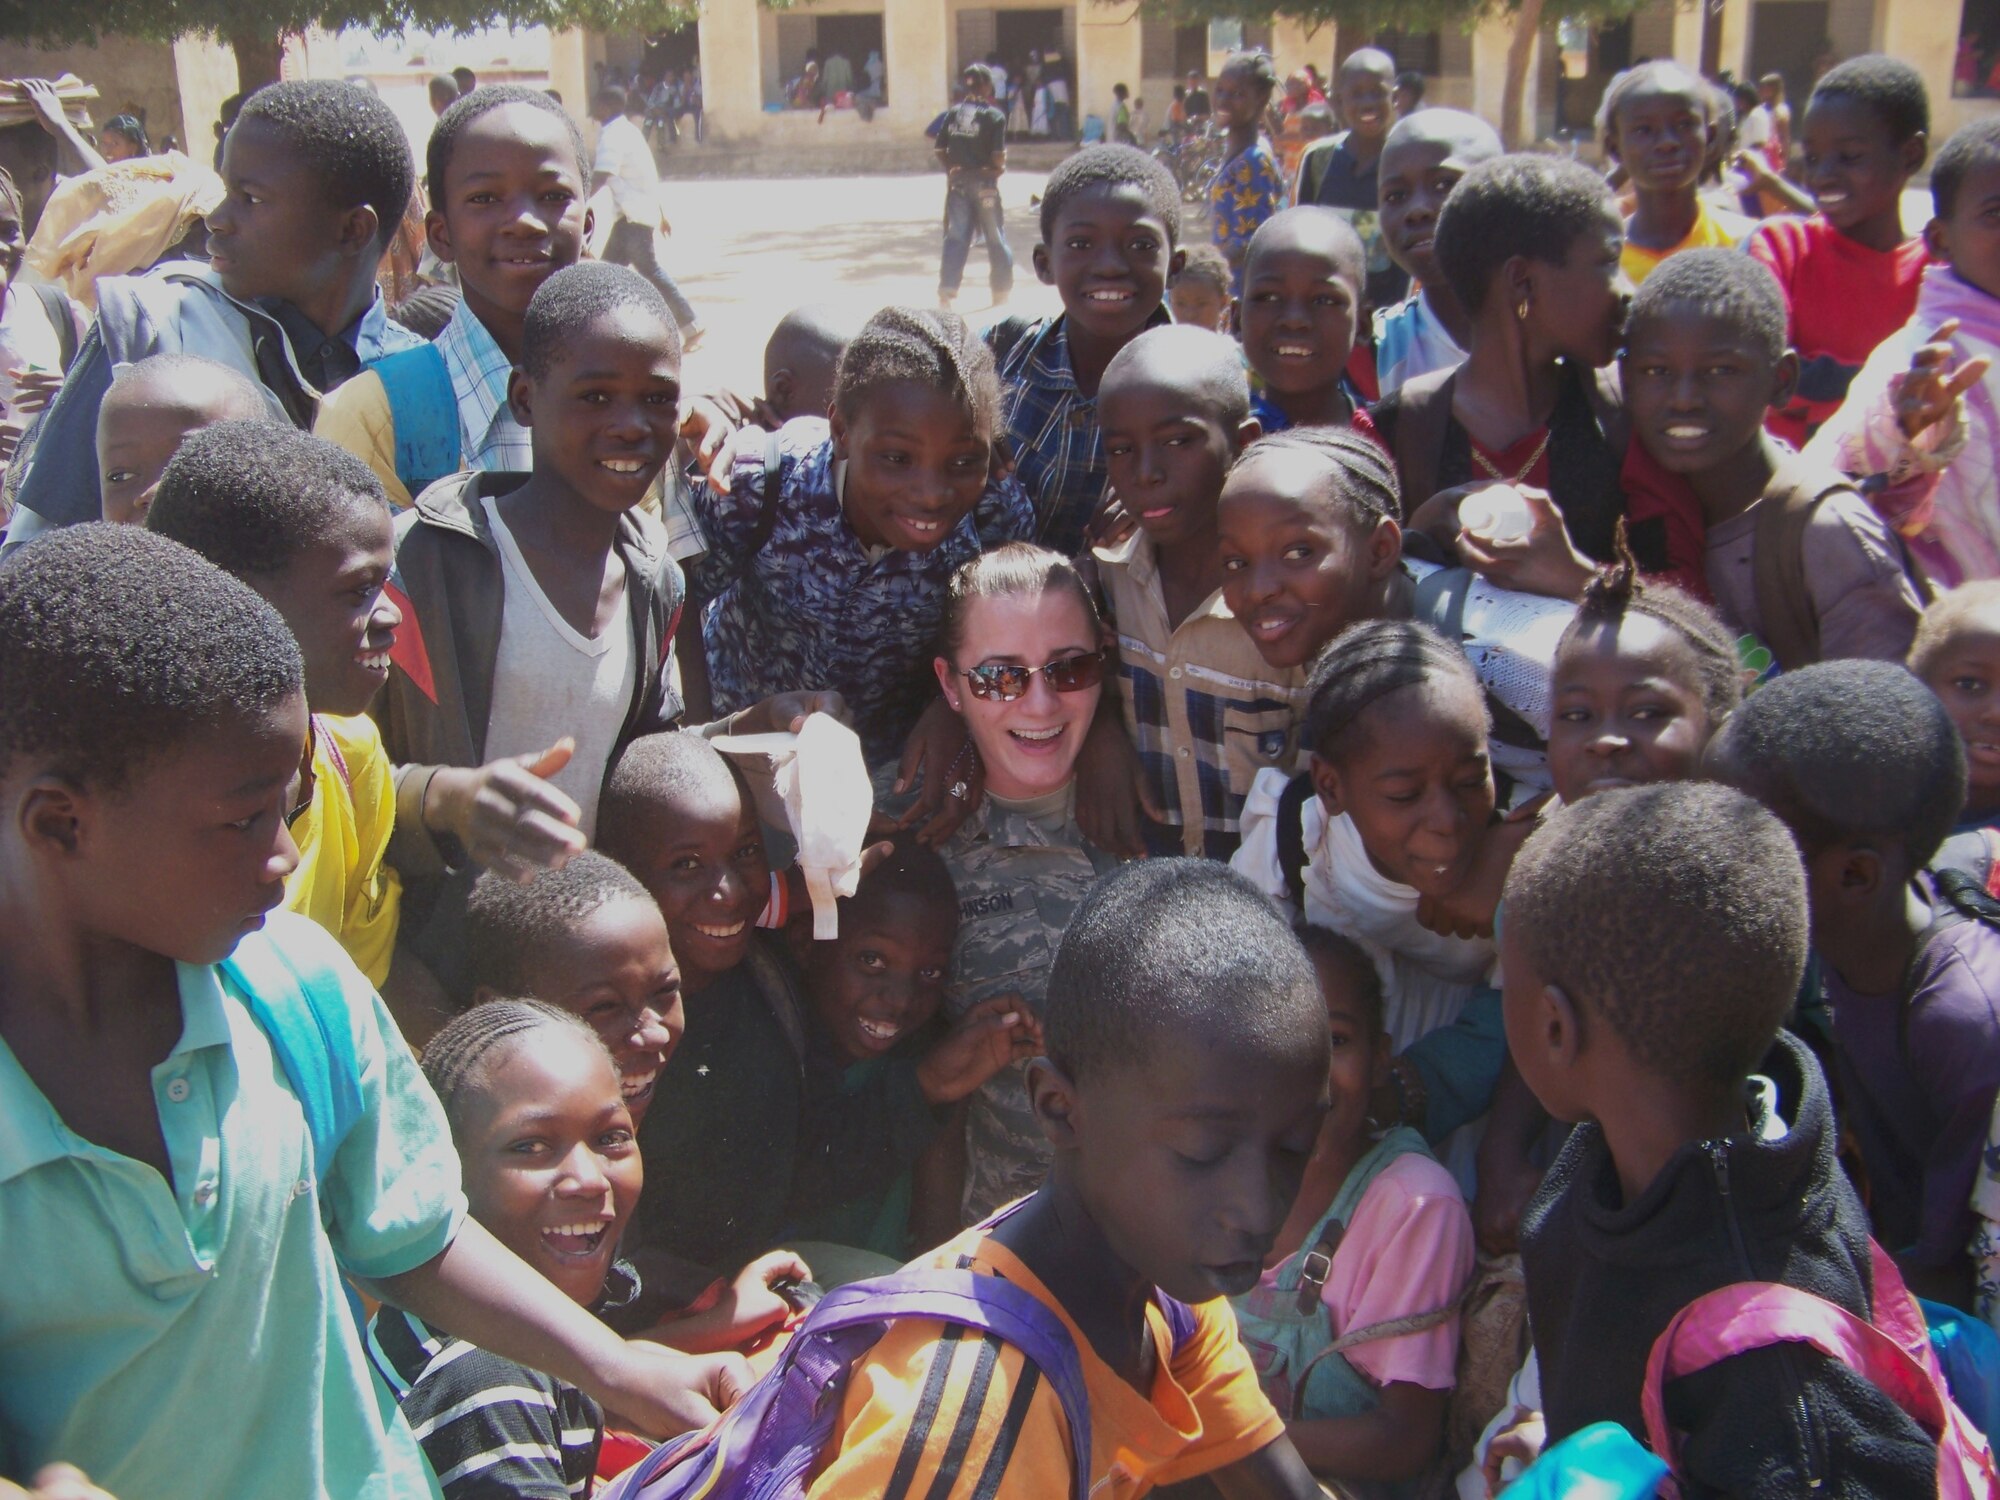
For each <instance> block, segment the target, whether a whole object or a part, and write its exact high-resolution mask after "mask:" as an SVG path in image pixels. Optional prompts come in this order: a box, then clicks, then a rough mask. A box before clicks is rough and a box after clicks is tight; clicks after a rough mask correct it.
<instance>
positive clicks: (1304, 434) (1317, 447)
mask: <svg viewBox="0 0 2000 1500" xmlns="http://www.w3.org/2000/svg"><path fill="white" fill-rule="evenodd" d="M1293 453H1297V454H1304V455H1306V456H1308V457H1311V458H1315V459H1318V460H1320V461H1321V462H1322V463H1324V464H1325V465H1326V466H1327V469H1328V470H1329V475H1328V477H1329V480H1330V483H1329V484H1328V485H1327V498H1328V499H1329V500H1331V501H1333V502H1336V503H1338V504H1340V505H1342V506H1345V507H1346V508H1347V509H1348V510H1349V511H1350V512H1351V513H1352V514H1353V516H1354V519H1355V520H1357V521H1359V522H1360V523H1361V524H1362V525H1363V526H1368V527H1372V526H1374V525H1375V523H1376V522H1378V521H1382V520H1390V521H1397V522H1400V521H1401V520H1402V519H1403V486H1402V481H1401V480H1400V479H1398V478H1397V475H1396V464H1395V460H1393V459H1392V458H1390V457H1389V455H1388V453H1387V452H1386V451H1384V449H1383V447H1382V445H1381V444H1380V443H1378V442H1376V441H1375V440H1374V439H1373V438H1370V437H1366V436H1364V435H1363V434H1361V433H1359V432H1356V431H1355V430H1354V429H1353V428H1352V427H1288V428H1286V429H1285V430H1284V431H1283V432H1272V433H1267V434H1266V435H1264V436H1263V437H1260V438H1258V439H1257V441H1256V442H1254V443H1252V444H1251V445H1250V446H1249V447H1247V448H1245V449H1244V450H1243V453H1242V456H1241V457H1240V458H1238V459H1237V460H1236V466H1237V467H1238V468H1243V467H1245V466H1246V465H1248V464H1249V463H1250V462H1251V461H1252V460H1253V459H1257V458H1264V457H1271V456H1274V455H1278V454H1293Z"/></svg>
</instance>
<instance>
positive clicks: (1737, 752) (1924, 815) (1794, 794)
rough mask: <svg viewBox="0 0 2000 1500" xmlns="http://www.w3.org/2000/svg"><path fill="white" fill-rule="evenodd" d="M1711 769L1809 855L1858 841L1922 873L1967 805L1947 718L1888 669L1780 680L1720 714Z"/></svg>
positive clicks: (1909, 680)
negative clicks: (1883, 848)
mask: <svg viewBox="0 0 2000 1500" xmlns="http://www.w3.org/2000/svg"><path fill="white" fill-rule="evenodd" d="M1711 759H1712V760H1713V762H1714V764H1715V766H1716V768H1717V769H1718V770H1719V771H1720V772H1721V774H1722V776H1723V779H1725V780H1727V781H1730V782H1733V783H1734V784H1736V785H1738V786H1741V787H1743V788H1744V789H1745V790H1746V791H1750V792H1753V793H1755V794H1756V796H1758V797H1759V798H1760V799H1761V800H1763V801H1764V802H1766V803H1768V804H1769V806H1770V808H1771V810H1772V811H1773V812H1775V813H1777V815H1778V816H1779V817H1781V818H1783V819H1784V820H1785V821H1786V822H1787V823H1789V824H1790V825H1791V827H1792V831H1793V832H1794V833H1795V834H1797V835H1798V839H1799V843H1800V845H1801V846H1802V847H1803V848H1804V849H1805V851H1806V852H1807V853H1808V854H1815V853H1817V852H1819V851H1820V850H1822V849H1825V848H1827V847H1829V846H1831V845H1833V844H1837V843H1845V842H1853V841H1859V840H1864V839H1866V840H1873V841H1877V842H1880V843H1883V844H1887V845H1891V846H1894V847H1898V848H1900V849H1901V850H1902V851H1903V855H1904V859H1905V862H1906V863H1907V864H1908V866H1909V867H1910V868H1911V869H1913V870H1914V869H1920V868H1922V867H1923V866H1924V865H1926V864H1928V863H1929V862H1930V858H1931V856H1932V855H1934V854H1936V853H1937V851H1938V846H1939V845H1940V844H1942V843H1943V842H1944V840H1945V836H1946V835H1947V834H1949V833H1950V832H1951V829H1952V825H1953V824H1954V823H1955V822H1957V820H1958V814H1959V809H1960V808H1961V807H1962V806H1963V805H1964V802H1965V750H1964V748H1963V746H1962V745H1961V743H1960V741H1959V737H1958V730H1957V729H1956V728H1955V727H1954V726H1953V724H1952V722H1951V717H1950V715H1948V714H1947V713H1946V712H1945V709H1944V705H1943V704H1942V703H1940V702H1938V700H1937V697H1936V696H1935V695H1934V694H1933V693H1932V692H1931V690H1930V689H1929V688H1927V687H1925V686H1924V685H1923V683H1921V682H1919V681H1918V680H1917V679H1916V678H1915V677H1913V676H1911V675H1910V673H1909V672H1908V671H1907V670H1905V669H1904V668H1902V667H1899V666H1896V665H1893V664H1892V663H1889V662H1881V661H1827V662H1820V663H1818V664H1816V665H1814V666H1810V667H1803V668H1801V669H1800V670H1798V671H1796V672H1786V673H1785V674H1784V675H1782V676H1780V677H1778V678H1776V679H1774V680H1773V681H1771V682H1768V683H1766V684H1765V685H1764V686H1763V687H1761V688H1759V689H1758V690H1757V691H1756V692H1754V693H1752V694H1751V695H1750V697H1749V698H1748V699H1747V700H1746V701H1745V702H1744V704H1743V706H1742V707H1741V708H1739V709H1738V710H1737V711H1736V712H1735V713H1734V714H1732V715H1731V716H1730V719H1729V722H1728V723H1727V724H1726V725H1724V726H1723V729H1722V733H1721V734H1720V735H1718V736H1717V737H1716V739H1715V741H1714V744H1713V747H1712V750H1711Z"/></svg>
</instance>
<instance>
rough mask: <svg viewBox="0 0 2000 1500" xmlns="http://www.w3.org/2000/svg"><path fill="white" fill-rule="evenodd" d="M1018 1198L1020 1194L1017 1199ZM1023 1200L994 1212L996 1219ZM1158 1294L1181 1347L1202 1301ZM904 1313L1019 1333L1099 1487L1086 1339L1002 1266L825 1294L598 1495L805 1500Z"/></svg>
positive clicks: (1078, 1474) (1077, 1477)
mask: <svg viewBox="0 0 2000 1500" xmlns="http://www.w3.org/2000/svg"><path fill="white" fill-rule="evenodd" d="M1018 1206H1019V1205H1016V1207H1018ZM1013 1211H1014V1209H1013V1208H1008V1209H1004V1210H1002V1211H1001V1213H999V1214H998V1215H996V1216H995V1217H993V1218H992V1219H989V1220H987V1221H986V1224H985V1225H984V1226H983V1227H985V1228H989V1229H990V1228H991V1227H992V1226H993V1225H995V1224H997V1223H999V1222H1000V1220H1001V1219H1003V1218H1005V1217H1006V1216H1007V1215H1008V1214H1010V1213H1012V1212H1013ZM1154 1295H1155V1297H1156V1299H1157V1301H1158V1303H1159V1307H1160V1310H1161V1312H1162V1313H1164V1314H1165V1315H1166V1319H1167V1326H1168V1327H1169V1328H1170V1329H1171V1330H1172V1331H1173V1341H1174V1350H1175V1351H1176V1352H1178V1351H1179V1350H1180V1348H1181V1346H1182V1345H1184V1344H1185V1343H1186V1342H1187V1341H1188V1339H1189V1338H1191V1337H1192V1336H1193V1334H1194V1331H1195V1320H1194V1314H1193V1312H1192V1311H1191V1310H1190V1309H1189V1308H1188V1307H1187V1305H1186V1304H1184V1303H1181V1302H1177V1301H1175V1300H1174V1299H1173V1298H1172V1297H1169V1296H1168V1295H1167V1294H1166V1293H1165V1292H1156V1293H1155V1294H1154ZM899 1318H917V1319H923V1320H927V1321H931V1322H940V1323H945V1324H948V1325H950V1326H951V1327H954V1328H958V1329H965V1330H969V1331H970V1332H972V1333H975V1334H983V1335H986V1336H988V1337H991V1338H996V1339H999V1340H1002V1341H1003V1342H1005V1343H1009V1344H1012V1345H1013V1346H1014V1347H1015V1348H1017V1349H1019V1350H1020V1351H1021V1353H1022V1354H1023V1355H1025V1356H1026V1357H1027V1359H1028V1361H1029V1363H1031V1364H1032V1365H1034V1366H1035V1368H1036V1369H1037V1370H1039V1371H1040V1372H1041V1376H1042V1378H1043V1379H1044V1380H1046V1381H1047V1382H1048V1383H1049V1386H1050V1387H1051V1389H1053V1390H1054V1391H1055V1393H1056V1396H1057V1398H1058V1400H1059V1401H1060V1402H1061V1403H1062V1410H1063V1417H1064V1419H1065V1420H1066V1421H1067V1422H1068V1424H1069V1430H1070V1451H1071V1453H1072V1455H1073V1456H1074V1461H1075V1470H1074V1479H1073V1483H1074V1486H1075V1488H1074V1492H1073V1493H1074V1495H1075V1500H1086V1497H1088V1495H1089V1494H1090V1453H1091V1448H1090V1402H1089V1400H1088V1399H1087V1395H1086V1392H1085V1389H1084V1381H1083V1368H1082V1364H1081V1362H1080V1361H1079V1359H1078V1357H1077V1348H1076V1341H1075V1340H1074V1339H1072V1338H1071V1337H1070V1334H1069V1331H1068V1330H1067V1329H1065V1328H1064V1327H1063V1325H1062V1321H1061V1320H1060V1319H1059V1318H1058V1317H1057V1316H1056V1315H1055V1313H1054V1312H1053V1311H1051V1310H1050V1308H1049V1306H1048V1304H1047V1303H1045V1302H1043V1301H1042V1300H1041V1299H1040V1298H1038V1297H1036V1296H1035V1295H1034V1294H1033V1293H1032V1292H1029V1291H1026V1290H1024V1289H1022V1288H1020V1287H1017V1286H1015V1285H1013V1284H1012V1283H1011V1282H1008V1281H1005V1280H1003V1279H1002V1278H1000V1277H998V1276H990V1275H983V1274H980V1273H978V1272H973V1271H940V1270H924V1269H914V1270H912V1269H905V1270H902V1271H899V1272H897V1273H896V1274H895V1275H893V1276H884V1277H880V1278H878V1279H875V1280H871V1281H857V1282H853V1283H851V1284H849V1285H847V1286H844V1287H841V1288H839V1289H838V1290H837V1291H833V1292H830V1293H828V1294H827V1296H826V1297H824V1298H823V1299H822V1300H821V1301H820V1302H819V1304H818V1305H817V1306H816V1307H814V1308H813V1310H812V1311H811V1312H810V1313H809V1314H807V1316H806V1319H805V1321H804V1322H803V1323H802V1324H801V1325H800V1326H799V1327H798V1328H797V1330H796V1331H795V1332H794V1333H793V1335H792V1338H791V1342H790V1343H788V1344H787V1345H786V1346H785V1352H784V1354H783V1355H782V1356H781V1357H780V1358H779V1360H778V1363H777V1364H776V1365H775V1366H774V1367H773V1368H772V1369H771V1370H770V1371H769V1372H768V1373H767V1374H766V1375H765V1376H764V1377H763V1378H762V1379H761V1380H759V1381H758V1382H757V1384H756V1385H754V1386H752V1387H751V1388H750V1390H749V1391H748V1392H746V1393H745V1394H744V1396H743V1398H742V1399H741V1400H739V1401H738V1402H737V1403H736V1404H735V1405H734V1406H732V1407H731V1408H730V1409H729V1410H728V1412H727V1413H725V1414H724V1415H723V1416H722V1417H721V1418H720V1419H719V1420H718V1421H716V1422H714V1423H712V1424H711V1425H710V1426H708V1427H707V1428H704V1429H703V1430H702V1431H700V1432H697V1433H690V1434H689V1435H687V1436H686V1437H682V1438H679V1439H676V1440H674V1441H672V1442H668V1443H663V1444H661V1446H660V1447H658V1448H656V1449H654V1450H653V1452H652V1454H651V1455H650V1456H649V1457H648V1458H647V1459H646V1460H645V1461H644V1462H642V1463H640V1464H639V1465H638V1466H637V1467H635V1468H632V1469H630V1470H627V1471H626V1473H625V1474H624V1475H623V1476H622V1477H620V1478H619V1479H618V1480H616V1481H615V1482H614V1483H613V1484H612V1485H611V1486H610V1487H609V1488H607V1489H606V1490H605V1491H604V1492H603V1494H602V1496H601V1497H600V1500H701V1497H704V1496H710V1495H713V1496H717V1497H720V1496H725V1495H726V1496H729V1497H731V1500H803V1497H804V1496H805V1494H806V1493H807V1491H808V1489H809V1488H810V1487H811V1483H812V1479H813V1475H814V1473H815V1471H816V1470H817V1469H818V1467H819V1464H820V1461H821V1459H822V1457H823V1456H824V1455H825V1454H826V1452H827V1449H828V1447H829V1445H830V1444H831V1443H833V1441H834V1440H835V1438H836V1437H837V1436H838V1434H837V1432H836V1430H835V1429H836V1426H837V1424H838V1422H839V1420H840V1415H841V1407H842V1404H843V1400H844V1397H845V1394H846V1390H847V1385H848V1381H849V1379H850V1378H851V1377H852V1375H853V1372H854V1368H855V1366H857V1365H858V1364H859V1363H860V1362H861V1361H862V1359H863V1358H865V1357H866V1355H867V1354H868V1351H869V1350H870V1349H872V1348H874V1347H875V1345H876V1344H877V1343H878V1342H879V1341H880V1340H881V1338H882V1335H883V1334H884V1333H885V1332H887V1331H888V1328H889V1325H890V1324H891V1323H893V1322H895V1321H896V1320H897V1319H899Z"/></svg>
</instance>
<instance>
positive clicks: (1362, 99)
mask: <svg viewBox="0 0 2000 1500" xmlns="http://www.w3.org/2000/svg"><path fill="white" fill-rule="evenodd" d="M1395 86H1396V60H1395V59H1394V58H1392V57H1391V56H1389V54H1388V53H1386V52H1384V51H1382V50H1381V49H1380V48H1379V47H1361V48H1357V49H1356V50H1355V51H1353V52H1350V53H1349V54H1348V55H1347V57H1346V59H1345V60H1344V61H1342V63H1341V65H1340V71H1339V72H1338V73H1336V74H1335V75H1334V84H1333V108H1334V113H1335V114H1336V115H1338V116H1339V118H1340V124H1341V133H1340V134H1339V135H1336V136H1331V137H1329V138H1328V139H1326V140H1324V141H1321V142H1318V143H1316V144H1314V145H1312V146H1309V147H1307V148H1306V153H1305V155H1304V156H1302V157H1300V158H1299V180H1298V184H1297V186H1298V191H1297V192H1295V193H1293V194H1292V201H1293V202H1294V203H1302V204H1303V203H1317V204H1318V205H1320V207H1322V208H1332V209H1338V210H1339V211H1340V212H1341V214H1342V215H1343V216H1344V217H1345V218H1346V219H1347V221H1348V222H1349V223H1350V224H1352V225H1353V226H1354V232H1355V233H1356V234H1358V235H1360V236H1361V243H1362V244H1363V246H1365V247H1366V248H1367V251H1368V285H1367V287H1366V288H1365V291H1366V294H1367V298H1368V306H1369V307H1371V308H1375V307H1393V306H1394V305H1395V304H1396V303H1398V302H1400V301H1402V300H1403V294H1404V293H1405V292H1407V291H1408V290H1409V286H1410V279H1409V277H1408V276H1407V275H1406V274H1404V272H1403V269H1402V267H1401V266H1399V265H1398V264H1397V263H1396V262H1395V261H1394V260H1393V259H1392V258H1391V256H1390V254H1389V249H1388V245H1387V243H1386V241H1385V239H1384V237H1383V235H1382V231H1381V226H1380V223H1379V221H1378V220H1377V217H1376V215H1377V212H1378V209H1377V199H1378V197H1379V191H1378V182H1377V179H1378V174H1379V172H1380V170H1381V165H1382V150H1383V147H1384V145H1385V144H1386V142H1387V141H1388V138H1389V127H1390V126H1391V125H1393V124H1394V123H1395V118H1396V117H1395V112H1394V109H1393V107H1392V105H1391V103H1390V95H1391V93H1392V92H1393V91H1394V89H1395Z"/></svg>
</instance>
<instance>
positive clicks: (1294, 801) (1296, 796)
mask: <svg viewBox="0 0 2000 1500" xmlns="http://www.w3.org/2000/svg"><path fill="white" fill-rule="evenodd" d="M1312 795H1313V784H1312V777H1311V775H1310V774H1308V773H1307V772H1305V771H1301V772H1299V774H1298V775H1296V776H1294V777H1293V778H1292V779H1291V780H1290V781H1288V782H1286V783H1285V789H1284V791H1283V792H1281V793H1279V795H1278V869H1279V871H1280V872H1281V873H1282V874H1283V875H1284V877H1285V890H1286V892H1287V894H1289V895H1290V896H1291V898H1292V905H1293V907H1295V908H1296V909H1297V911H1298V914H1299V915H1300V916H1304V915H1305V914H1306V830H1305V813H1306V802H1307V799H1309V798H1310V797H1311V796H1312Z"/></svg>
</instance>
